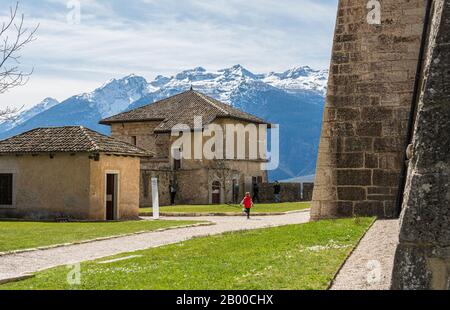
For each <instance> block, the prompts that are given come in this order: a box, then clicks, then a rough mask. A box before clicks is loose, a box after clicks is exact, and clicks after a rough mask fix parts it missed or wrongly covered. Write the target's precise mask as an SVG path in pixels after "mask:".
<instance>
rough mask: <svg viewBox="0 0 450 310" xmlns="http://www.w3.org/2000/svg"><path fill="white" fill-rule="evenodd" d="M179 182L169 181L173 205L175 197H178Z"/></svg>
mask: <svg viewBox="0 0 450 310" xmlns="http://www.w3.org/2000/svg"><path fill="white" fill-rule="evenodd" d="M177 187H178V186H177V182H176V181H170V183H169V192H170V204H171V205H172V206H173V205H174V204H175V198H176V197H177V190H178V188H177Z"/></svg>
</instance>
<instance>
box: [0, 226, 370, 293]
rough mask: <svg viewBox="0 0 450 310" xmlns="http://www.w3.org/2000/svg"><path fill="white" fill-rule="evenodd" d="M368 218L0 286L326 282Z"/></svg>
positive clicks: (230, 239)
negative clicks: (70, 280) (74, 278)
mask: <svg viewBox="0 0 450 310" xmlns="http://www.w3.org/2000/svg"><path fill="white" fill-rule="evenodd" d="M372 221H373V219H370V218H363V219H346V220H336V221H321V222H311V223H307V224H303V225H291V226H284V227H277V228H268V229H260V230H254V231H247V232H237V233H229V234H225V235H219V236H212V237H205V238H198V239H192V240H189V241H186V242H184V243H178V244H174V245H169V246H164V247H160V248H155V249H149V250H144V251H139V252H136V253H133V254H134V255H136V254H139V255H142V257H138V258H133V259H129V260H124V261H119V262H113V263H107V264H98V263H97V262H86V263H83V264H82V266H81V271H82V275H81V282H82V283H81V285H80V286H73V287H71V286H69V285H68V284H67V283H66V274H67V272H68V270H67V269H66V268H65V267H64V266H62V267H58V268H54V269H50V270H47V271H44V272H40V273H37V276H36V277H35V278H33V279H29V280H25V281H22V282H17V283H10V284H6V285H3V286H0V289H188V290H191V289H199V290H211V289H264V290H266V289H326V288H327V286H328V284H329V283H330V281H331V280H332V278H333V276H334V274H335V273H336V272H337V270H338V268H339V266H340V265H341V264H342V263H343V261H344V260H345V258H346V257H347V255H348V254H349V253H350V251H351V249H352V248H353V247H354V246H355V244H356V243H357V241H358V240H359V238H360V237H361V236H362V235H363V234H364V232H365V231H366V230H367V228H368V227H369V225H370V224H371V223H372ZM128 255H130V254H121V255H118V256H115V257H124V256H128ZM108 259H110V258H108ZM102 260H103V261H105V260H107V259H106V258H105V259H102Z"/></svg>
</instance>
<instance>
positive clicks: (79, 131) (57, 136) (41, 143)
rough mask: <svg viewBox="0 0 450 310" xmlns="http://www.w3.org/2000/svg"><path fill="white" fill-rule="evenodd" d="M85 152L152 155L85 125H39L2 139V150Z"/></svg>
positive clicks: (21, 152)
mask: <svg viewBox="0 0 450 310" xmlns="http://www.w3.org/2000/svg"><path fill="white" fill-rule="evenodd" d="M85 152H87V153H109V154H117V155H132V156H151V154H150V153H149V152H148V151H145V150H143V149H141V148H138V147H136V146H133V145H131V144H128V143H125V142H122V141H120V140H117V139H115V138H111V137H108V136H105V135H102V134H100V133H98V132H96V131H93V130H90V129H88V128H84V127H82V126H68V127H51V128H37V129H33V130H30V131H27V132H24V133H22V134H20V135H17V136H14V137H11V138H9V139H6V140H3V141H0V154H26V153H31V154H34V153H85Z"/></svg>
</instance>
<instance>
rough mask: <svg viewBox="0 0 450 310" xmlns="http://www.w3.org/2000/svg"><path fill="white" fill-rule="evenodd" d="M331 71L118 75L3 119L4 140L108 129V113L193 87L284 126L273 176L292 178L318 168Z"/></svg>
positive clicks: (237, 68)
mask: <svg viewBox="0 0 450 310" xmlns="http://www.w3.org/2000/svg"><path fill="white" fill-rule="evenodd" d="M327 78H328V71H326V70H314V69H312V68H310V67H308V66H302V67H295V68H292V69H290V70H287V71H285V72H270V73H267V74H255V73H252V72H250V71H249V70H247V69H245V68H244V67H242V66H240V65H236V66H233V67H231V68H226V69H222V70H218V71H207V70H206V69H204V68H202V67H198V68H194V69H191V70H186V71H182V72H180V73H178V74H176V75H174V76H170V77H168V76H162V75H159V76H157V77H156V78H155V79H154V80H153V81H151V82H148V81H147V80H146V79H145V78H144V77H141V76H137V75H129V76H126V77H123V78H121V79H112V80H110V81H108V82H107V83H105V84H104V85H102V86H101V87H99V88H97V89H96V90H94V91H93V92H90V93H84V94H80V95H75V96H73V97H70V98H68V99H66V100H64V101H62V102H58V101H57V100H56V99H52V98H46V99H45V100H43V101H42V102H41V103H39V104H37V105H35V106H33V107H32V108H31V109H28V110H26V111H23V112H22V113H20V114H19V115H18V116H17V117H16V118H15V119H14V121H7V122H3V123H0V139H4V138H8V137H10V136H13V135H16V134H19V133H22V132H25V131H27V130H30V129H33V128H36V127H48V126H67V125H82V126H85V127H88V128H90V129H93V130H97V131H99V132H102V133H104V134H109V133H110V130H109V127H107V126H103V125H100V124H99V123H98V122H99V121H100V120H101V119H102V118H106V117H109V116H112V115H114V114H117V113H120V112H123V111H127V110H131V109H134V108H138V107H141V106H143V105H146V104H150V103H153V102H155V101H157V100H160V99H164V98H167V97H169V96H172V95H175V94H177V93H180V92H182V91H185V90H188V89H189V88H191V87H193V88H194V89H195V90H197V91H199V92H202V93H205V94H206V95H209V96H211V97H213V98H216V99H218V100H220V101H222V102H225V103H227V104H230V105H232V106H233V107H235V108H238V109H240V110H243V111H246V112H248V113H251V114H254V115H256V116H259V117H261V118H263V119H266V120H268V121H270V122H271V123H274V124H279V125H280V167H279V169H277V170H275V171H271V172H269V176H270V179H271V180H283V179H290V178H295V177H299V176H304V175H310V174H313V173H314V172H315V165H316V157H317V149H318V144H319V138H320V131H321V123H322V114H323V108H324V97H325V92H326V85H327Z"/></svg>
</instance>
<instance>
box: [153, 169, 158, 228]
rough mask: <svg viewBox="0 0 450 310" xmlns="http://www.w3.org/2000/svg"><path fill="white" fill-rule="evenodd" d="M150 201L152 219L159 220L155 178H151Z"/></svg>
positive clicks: (156, 181)
mask: <svg viewBox="0 0 450 310" xmlns="http://www.w3.org/2000/svg"><path fill="white" fill-rule="evenodd" d="M152 202H153V219H154V220H159V194H158V179H157V178H152Z"/></svg>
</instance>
